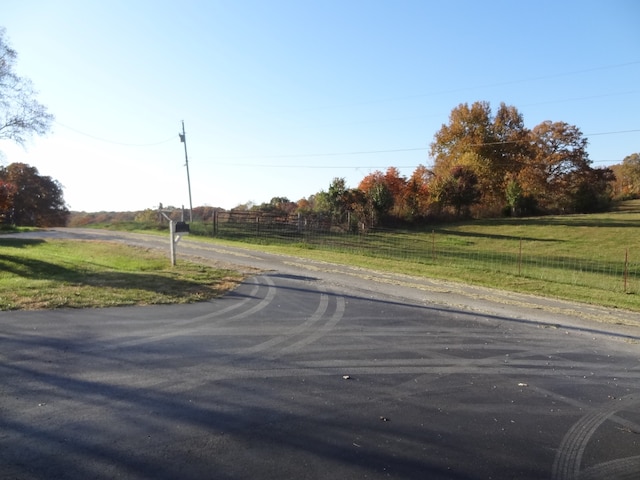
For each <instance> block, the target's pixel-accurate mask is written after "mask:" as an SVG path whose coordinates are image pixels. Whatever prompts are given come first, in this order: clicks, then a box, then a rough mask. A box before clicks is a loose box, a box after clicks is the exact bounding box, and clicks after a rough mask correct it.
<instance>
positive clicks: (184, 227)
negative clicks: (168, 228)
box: [176, 222, 189, 233]
mask: <svg viewBox="0 0 640 480" xmlns="http://www.w3.org/2000/svg"><path fill="white" fill-rule="evenodd" d="M176 233H189V224H188V223H186V222H176Z"/></svg>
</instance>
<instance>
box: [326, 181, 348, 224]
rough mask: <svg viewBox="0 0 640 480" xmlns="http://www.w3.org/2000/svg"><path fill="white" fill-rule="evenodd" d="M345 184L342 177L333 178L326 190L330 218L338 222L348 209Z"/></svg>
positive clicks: (341, 220) (342, 219) (342, 218)
mask: <svg viewBox="0 0 640 480" xmlns="http://www.w3.org/2000/svg"><path fill="white" fill-rule="evenodd" d="M347 200H348V197H347V185H346V182H345V179H344V178H338V177H336V178H334V179H333V181H332V182H331V185H329V190H328V191H327V201H328V203H329V212H330V214H331V219H332V220H333V221H336V222H338V223H340V222H343V221H344V220H345V218H344V217H345V214H346V213H347V209H348V204H347V203H348V202H347Z"/></svg>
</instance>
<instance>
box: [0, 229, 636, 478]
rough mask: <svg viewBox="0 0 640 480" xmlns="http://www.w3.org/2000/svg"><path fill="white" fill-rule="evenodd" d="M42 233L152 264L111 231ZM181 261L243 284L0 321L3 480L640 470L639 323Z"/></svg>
mask: <svg viewBox="0 0 640 480" xmlns="http://www.w3.org/2000/svg"><path fill="white" fill-rule="evenodd" d="M39 235H50V236H67V237H69V236H71V237H75V238H95V236H96V235H97V236H98V238H103V239H110V240H114V241H124V242H128V243H135V244H144V245H146V246H154V245H155V246H157V247H158V248H164V247H163V244H162V242H163V239H161V238H155V237H149V236H140V235H132V234H119V233H114V232H95V231H84V230H70V229H69V230H66V229H64V230H58V231H50V232H44V233H39ZM165 243H166V242H165ZM178 248H179V253H178V258H179V259H180V258H181V255H182V256H189V257H191V258H192V259H196V258H199V259H201V260H202V261H206V262H213V263H217V264H221V265H236V266H238V268H241V269H244V270H245V271H251V272H253V274H252V275H250V276H249V277H248V278H247V280H246V281H245V282H244V283H243V284H242V285H241V286H240V287H239V288H237V289H236V290H235V291H233V292H231V293H229V294H228V295H226V296H224V297H223V298H220V299H216V300H213V301H210V302H203V303H199V304H194V305H187V306H162V307H136V308H130V307H127V308H112V309H95V310H55V311H41V312H3V313H0V375H1V378H2V383H1V384H0V473H1V474H2V477H3V478H15V479H45V478H46V479H50V478H59V479H87V478H93V479H113V478H121V479H147V478H153V479H175V478H180V479H201V478H211V479H244V478H257V479H271V478H278V479H279V478H296V479H305V478H308V479H329V478H330V479H336V478H340V479H356V478H373V479H375V478H398V479H413V478H429V479H431V478H433V479H490V478H491V479H543V478H545V479H547V478H550V479H554V480H560V479H563V480H565V479H566V480H569V479H572V480H578V479H580V480H583V479H601V478H607V479H608V480H616V479H631V478H634V479H635V478H637V475H638V472H640V408H639V407H640V330H638V326H637V325H640V323H638V321H639V317H640V316H638V315H637V314H633V313H629V312H619V311H615V310H614V311H610V310H607V309H600V308H596V307H587V306H584V305H579V304H572V303H568V302H557V301H549V300H546V299H542V298H537V297H533V296H526V295H514V294H509V293H505V292H500V291H495V290H490V289H480V288H471V287H466V286H463V285H458V284H452V283H448V282H433V281H428V280H424V279H417V278H412V277H406V276H400V275H389V274H382V273H379V272H371V271H365V270H361V269H355V268H350V267H343V266H339V265H333V264H328V263H322V262H312V261H307V260H300V259H295V258H291V257H285V256H280V255H267V254H264V253H262V252H255V251H249V250H243V249H237V248H230V247H221V246H206V245H203V244H199V243H197V242H181V243H180V244H179V247H178ZM167 250H168V247H167Z"/></svg>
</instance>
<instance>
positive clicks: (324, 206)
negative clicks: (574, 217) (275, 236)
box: [238, 102, 640, 226]
mask: <svg viewBox="0 0 640 480" xmlns="http://www.w3.org/2000/svg"><path fill="white" fill-rule="evenodd" d="M587 143H588V142H587V139H586V138H585V137H584V136H583V134H582V132H581V131H580V130H579V129H578V128H577V127H576V126H573V125H569V124H567V123H565V122H551V121H545V122H542V123H541V124H539V125H537V126H535V127H534V128H532V129H529V128H527V127H526V126H525V124H524V120H523V117H522V115H521V114H520V113H519V112H518V110H517V109H516V108H515V107H512V106H507V105H505V104H504V103H502V104H501V105H500V107H499V109H498V110H497V112H495V113H493V112H492V110H491V107H490V105H489V103H488V102H476V103H474V104H472V105H468V104H461V105H459V106H458V107H456V108H455V109H453V111H452V112H451V115H450V117H449V123H448V124H444V125H442V128H441V129H440V130H439V131H438V132H437V133H436V134H435V136H434V140H433V142H432V143H431V148H430V156H431V158H432V159H433V167H432V168H427V167H425V166H424V165H420V166H418V167H417V168H416V169H415V170H414V171H413V173H412V174H411V176H409V177H405V176H402V175H400V173H399V170H398V169H397V168H395V167H389V168H388V169H387V170H386V171H385V172H381V171H376V172H374V173H372V174H370V175H367V176H366V177H365V178H363V179H362V181H361V182H360V184H359V185H358V186H357V187H356V188H349V187H348V186H347V185H346V184H345V180H344V179H343V178H335V179H334V180H333V182H332V183H331V185H330V186H329V188H328V189H327V190H326V191H324V190H323V191H320V192H318V193H317V194H315V195H312V196H310V197H308V198H305V199H302V200H299V201H298V202H296V203H293V202H289V201H288V199H286V198H281V197H276V198H274V199H272V200H271V202H269V203H266V204H262V205H241V206H239V207H238V208H239V209H245V210H246V209H249V210H254V211H260V212H268V213H273V212H282V213H287V214H290V213H294V212H298V213H302V214H307V215H309V214H316V215H319V214H321V215H326V216H328V217H330V218H331V219H332V221H333V222H342V223H344V222H349V223H352V224H359V225H361V226H375V225H380V224H398V223H423V222H428V221H433V220H437V221H446V220H449V219H458V218H461V217H467V218H469V217H475V218H478V217H495V216H503V215H510V216H525V215H545V214H569V213H590V212H597V211H603V210H606V209H608V208H609V207H610V204H611V202H612V201H613V200H614V199H615V198H633V197H634V196H637V195H640V157H639V156H638V154H633V155H630V156H629V157H627V158H625V159H624V161H623V163H622V164H621V165H617V166H614V167H611V168H593V167H592V162H591V160H589V156H588V153H587Z"/></svg>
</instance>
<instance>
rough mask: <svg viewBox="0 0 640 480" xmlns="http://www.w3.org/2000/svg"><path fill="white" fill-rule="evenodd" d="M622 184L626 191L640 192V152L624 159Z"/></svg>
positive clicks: (636, 193) (632, 193) (634, 193)
mask: <svg viewBox="0 0 640 480" xmlns="http://www.w3.org/2000/svg"><path fill="white" fill-rule="evenodd" d="M621 173H622V178H621V181H622V184H623V188H624V190H625V193H627V194H631V195H634V196H635V195H639V194H640V153H632V154H631V155H627V156H626V157H624V160H622V168H621Z"/></svg>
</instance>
